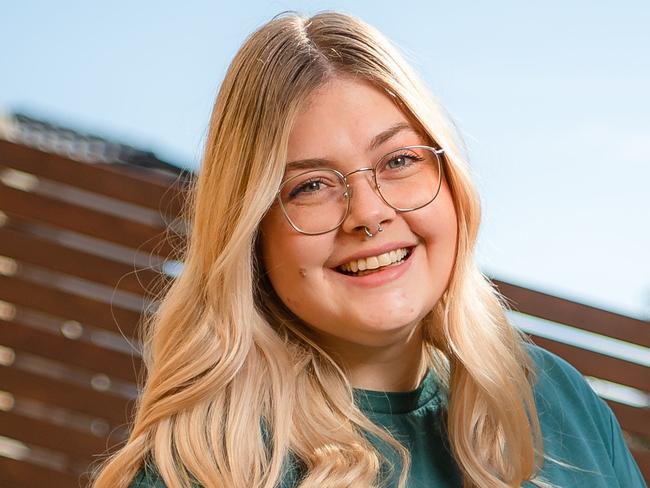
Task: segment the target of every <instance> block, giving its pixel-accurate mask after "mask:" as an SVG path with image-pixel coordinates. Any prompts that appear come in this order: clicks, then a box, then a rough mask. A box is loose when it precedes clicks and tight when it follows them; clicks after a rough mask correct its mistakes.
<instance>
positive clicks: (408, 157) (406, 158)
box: [385, 154, 422, 169]
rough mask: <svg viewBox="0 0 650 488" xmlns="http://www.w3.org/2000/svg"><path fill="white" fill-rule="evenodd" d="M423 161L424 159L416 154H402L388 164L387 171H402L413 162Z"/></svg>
mask: <svg viewBox="0 0 650 488" xmlns="http://www.w3.org/2000/svg"><path fill="white" fill-rule="evenodd" d="M417 161H422V158H420V157H419V156H417V155H415V154H400V155H397V156H395V157H393V158H391V159H389V160H388V161H387V162H386V165H385V167H386V169H401V168H405V167H407V166H410V165H411V164H413V162H417Z"/></svg>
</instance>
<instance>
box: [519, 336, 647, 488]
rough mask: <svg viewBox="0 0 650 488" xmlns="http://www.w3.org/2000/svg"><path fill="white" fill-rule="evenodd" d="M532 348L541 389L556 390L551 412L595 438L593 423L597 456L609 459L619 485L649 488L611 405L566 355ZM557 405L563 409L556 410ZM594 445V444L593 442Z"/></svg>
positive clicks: (546, 391)
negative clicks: (599, 450) (598, 444)
mask: <svg viewBox="0 0 650 488" xmlns="http://www.w3.org/2000/svg"><path fill="white" fill-rule="evenodd" d="M529 352H530V353H531V356H532V357H533V359H534V360H535V362H536V363H537V366H538V374H539V375H540V376H541V378H540V381H539V382H538V386H539V387H540V390H541V391H542V392H543V393H544V394H546V395H549V392H550V390H551V389H552V390H553V393H554V400H555V401H554V402H553V403H555V404H556V407H555V408H553V412H552V413H553V414H554V416H555V417H556V418H557V417H559V416H564V417H565V419H566V420H565V422H564V424H562V426H563V427H567V428H571V429H573V430H572V433H573V434H575V435H584V436H585V437H592V439H593V435H592V433H591V432H590V431H591V428H588V426H593V428H595V430H596V431H597V437H598V438H599V439H600V440H601V442H602V445H603V447H604V450H603V455H602V456H599V455H596V456H599V462H600V463H605V462H608V464H609V465H610V466H608V467H607V469H606V471H608V472H609V473H610V474H611V475H612V477H615V479H616V482H617V483H618V486H620V487H625V488H647V485H646V483H645V480H644V479H643V476H642V475H641V472H640V470H639V467H638V466H637V464H636V461H635V460H634V458H633V457H632V454H631V453H630V450H629V448H628V447H627V444H626V442H625V439H624V438H623V433H622V431H621V427H620V424H619V422H618V420H617V419H616V417H615V415H614V413H613V412H612V410H611V408H609V405H607V403H606V402H605V401H604V400H603V399H602V398H600V397H599V396H598V395H597V394H596V393H595V392H594V390H593V389H592V388H591V386H590V385H589V383H587V381H586V379H585V378H584V376H583V375H582V374H581V373H580V372H579V371H578V370H577V369H575V368H574V367H573V366H572V365H571V364H569V363H568V362H567V361H565V360H564V359H562V358H560V357H558V356H556V355H555V354H553V353H551V352H549V351H546V350H544V349H542V348H540V347H538V346H530V349H529ZM557 408H559V409H560V410H556V409H557ZM549 413H551V412H549ZM585 445H586V446H588V445H589V444H585ZM591 445H595V444H594V443H591ZM594 452H595V451H594ZM581 454H583V455H585V456H586V455H587V454H589V453H578V452H574V453H573V454H572V455H573V456H574V459H578V457H579V456H580V455H581ZM577 464H579V463H577ZM600 468H601V469H605V466H603V465H602V464H601V465H600ZM612 481H613V480H612ZM616 482H615V483H616Z"/></svg>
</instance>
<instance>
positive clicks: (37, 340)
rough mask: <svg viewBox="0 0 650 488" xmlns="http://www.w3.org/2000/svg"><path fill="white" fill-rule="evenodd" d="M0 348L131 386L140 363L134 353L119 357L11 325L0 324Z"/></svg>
mask: <svg viewBox="0 0 650 488" xmlns="http://www.w3.org/2000/svg"><path fill="white" fill-rule="evenodd" d="M0 345H3V346H7V347H11V348H12V349H15V350H18V351H23V352H27V353H30V354H34V355H36V356H41V357H45V358H48V359H54V360H56V361H59V362H62V363H65V364H70V365H73V366H77V367H80V368H84V369H87V370H90V371H92V372H97V373H104V374H107V375H108V376H111V377H114V378H119V379H121V380H124V381H130V382H132V383H136V382H137V378H138V375H139V374H140V375H141V374H142V373H141V371H142V367H143V365H142V360H141V359H140V357H139V356H137V355H136V354H135V353H134V354H133V355H127V354H123V353H121V352H118V351H112V350H110V349H105V348H103V347H101V346H98V345H96V344H92V343H90V342H86V341H81V340H74V339H68V338H67V337H65V336H64V335H63V334H52V333H50V332H46V331H44V330H39V329H35V328H33V327H28V326H26V325H22V324H19V323H15V322H6V321H4V320H0Z"/></svg>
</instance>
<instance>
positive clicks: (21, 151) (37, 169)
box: [0, 140, 186, 217]
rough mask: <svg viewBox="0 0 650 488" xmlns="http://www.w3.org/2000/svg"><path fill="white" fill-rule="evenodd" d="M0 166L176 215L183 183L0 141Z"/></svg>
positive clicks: (146, 172) (152, 172)
mask: <svg viewBox="0 0 650 488" xmlns="http://www.w3.org/2000/svg"><path fill="white" fill-rule="evenodd" d="M0 165H2V166H8V167H10V168H14V169H17V170H19V171H24V172H26V173H30V174H33V175H37V176H41V177H43V178H47V179H50V180H53V181H58V182H60V183H65V184H67V185H74V186H77V187H79V188H82V189H84V190H88V191H92V192H95V193H100V194H102V195H106V196H109V197H112V198H116V199H118V200H123V201H125V202H129V203H133V204H136V205H141V206H143V207H148V208H151V209H154V210H160V211H161V213H162V214H163V215H168V216H173V217H175V216H178V215H180V214H181V211H182V203H183V200H184V198H185V194H184V192H185V190H186V183H185V182H183V179H184V177H181V181H177V180H178V179H177V178H176V177H175V176H171V175H170V176H167V175H165V174H161V173H159V172H156V171H153V170H151V169H146V170H143V171H141V172H140V174H138V172H136V171H127V169H128V168H125V167H121V166H119V165H107V164H88V163H82V162H78V161H73V160H70V159H68V158H64V157H62V156H59V155H57V154H51V153H46V152H43V151H39V150H38V149H34V148H30V147H26V146H23V145H20V144H14V143H11V142H7V141H3V140H0Z"/></svg>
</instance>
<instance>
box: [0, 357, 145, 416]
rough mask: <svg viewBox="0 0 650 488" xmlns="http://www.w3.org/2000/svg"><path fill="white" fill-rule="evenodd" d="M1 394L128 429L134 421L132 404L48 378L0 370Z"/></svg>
mask: <svg viewBox="0 0 650 488" xmlns="http://www.w3.org/2000/svg"><path fill="white" fill-rule="evenodd" d="M0 390H4V391H8V392H9V393H12V394H14V395H15V396H16V397H24V398H29V399H30V400H37V401H39V402H43V403H47V404H50V405H55V406H58V407H62V408H65V409H68V410H73V411H76V412H80V413H84V414H86V415H90V416H96V417H100V418H103V419H106V420H107V421H108V422H109V423H111V424H112V425H124V424H125V423H127V420H129V419H130V410H131V408H132V401H130V400H127V399H126V398H124V397H121V396H118V395H116V394H114V393H110V392H100V391H96V390H93V389H92V388H90V387H88V388H85V387H83V386H80V385H76V384H72V383H68V382H67V381H61V380H57V379H53V378H46V377H44V376H40V375H37V374H34V373H30V372H28V371H22V370H19V369H17V368H13V367H8V366H0Z"/></svg>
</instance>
